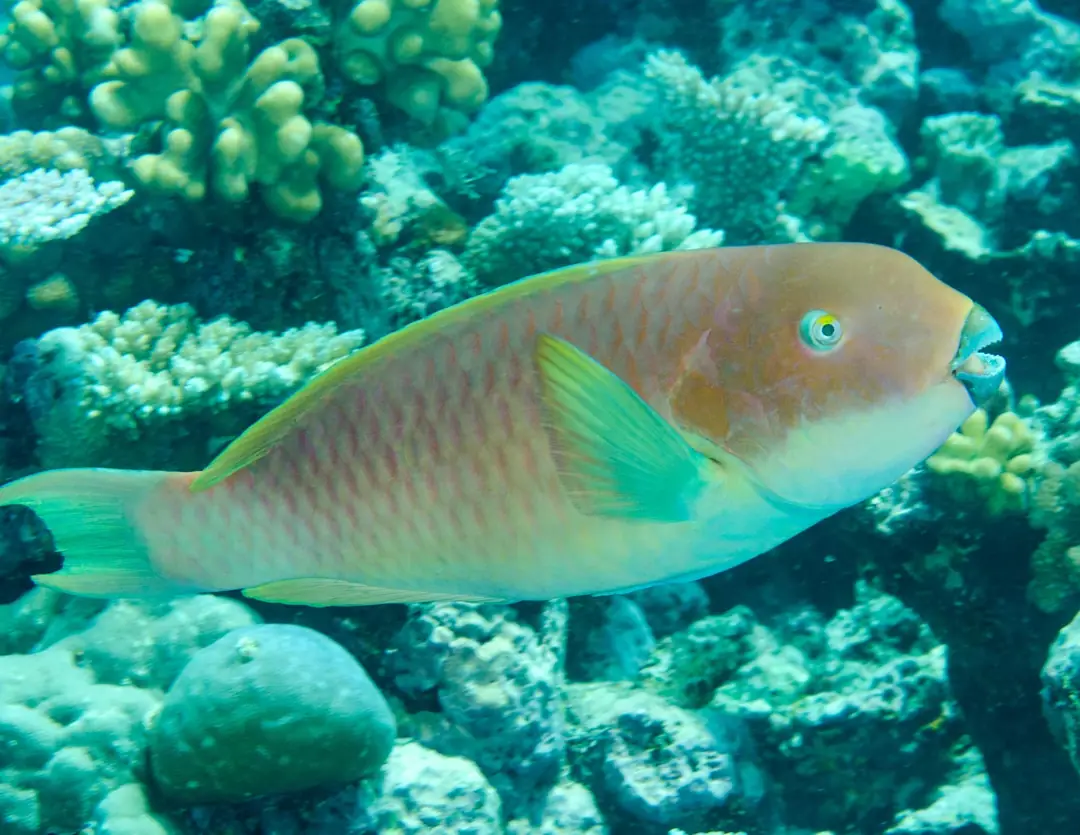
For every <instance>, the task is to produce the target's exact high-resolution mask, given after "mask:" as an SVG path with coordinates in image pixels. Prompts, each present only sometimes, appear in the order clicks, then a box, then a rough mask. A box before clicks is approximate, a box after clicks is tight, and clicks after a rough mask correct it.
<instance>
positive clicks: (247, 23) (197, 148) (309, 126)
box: [90, 0, 364, 222]
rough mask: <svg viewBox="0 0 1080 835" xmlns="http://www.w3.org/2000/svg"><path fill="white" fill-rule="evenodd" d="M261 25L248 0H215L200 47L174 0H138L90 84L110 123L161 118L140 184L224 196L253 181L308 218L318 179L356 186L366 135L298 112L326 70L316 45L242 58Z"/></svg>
mask: <svg viewBox="0 0 1080 835" xmlns="http://www.w3.org/2000/svg"><path fill="white" fill-rule="evenodd" d="M257 29H258V22H257V21H256V20H255V19H254V18H253V17H251V15H250V14H249V13H248V12H247V10H246V9H245V8H244V7H243V6H240V5H239V4H228V5H226V4H219V5H217V6H215V7H214V8H213V9H211V10H210V12H209V13H208V14H207V15H206V18H205V20H204V21H203V37H202V40H201V41H200V42H199V43H198V45H197V46H196V45H194V44H193V43H191V42H190V41H189V40H188V39H187V36H186V35H185V32H184V27H183V22H182V20H181V19H180V18H179V17H178V16H177V15H175V14H173V12H172V10H171V9H170V7H169V6H167V5H166V4H165V3H163V2H160V0H142V2H140V3H139V4H138V5H137V6H136V7H135V10H134V18H133V43H132V46H130V47H128V48H126V49H123V50H120V51H119V52H117V53H116V55H115V56H114V58H113V61H112V63H111V65H110V67H109V68H108V70H107V74H108V75H110V76H114V77H113V78H111V79H110V80H108V81H106V82H104V83H102V84H99V85H98V86H97V87H95V88H94V90H93V92H92V93H91V97H90V100H91V105H92V107H93V109H94V112H95V113H96V114H97V116H98V118H99V119H101V121H102V122H103V123H105V124H106V125H109V126H110V127H113V128H116V129H130V128H133V127H135V126H137V125H139V124H141V123H144V122H146V121H150V120H154V119H157V118H160V117H162V116H164V117H165V122H166V124H165V128H164V132H163V139H162V142H163V148H162V150H161V152H160V153H149V154H143V155H142V156H139V157H138V158H137V159H136V160H135V161H134V163H133V171H134V174H135V177H136V179H137V180H138V181H139V182H140V183H141V184H143V185H144V186H147V187H149V188H151V189H154V190H157V191H161V192H164V193H167V194H176V195H179V196H180V197H183V198H184V199H186V200H188V201H192V202H198V201H201V200H203V199H204V198H205V197H207V195H213V196H215V197H217V198H219V199H221V200H224V201H226V202H229V203H240V202H244V201H245V200H247V199H248V197H249V195H250V192H251V191H252V188H253V187H257V188H258V191H259V194H260V196H261V198H262V200H263V202H264V203H265V204H266V205H267V207H268V208H269V209H270V210H271V211H272V212H274V214H276V215H278V216H279V217H283V218H286V219H289V220H294V221H298V222H305V221H308V220H311V219H312V218H313V217H315V215H317V214H318V213H319V212H320V211H321V210H322V204H323V198H322V192H321V188H322V187H330V188H335V189H339V190H342V191H355V190H357V189H359V187H360V184H361V168H362V165H363V160H364V150H363V145H362V143H361V142H360V139H359V138H358V137H357V136H356V135H355V134H354V133H352V132H351V131H349V130H347V129H345V128H342V127H340V126H337V125H331V124H328V123H324V122H314V123H313V122H312V121H310V120H309V119H308V118H307V117H306V116H305V115H304V110H305V108H306V107H308V106H309V105H310V104H311V98H312V93H313V91H315V90H316V89H317V87H318V85H319V84H320V83H321V80H322V77H321V73H320V69H319V59H318V55H317V54H316V52H315V50H314V49H313V48H312V47H311V46H310V45H309V44H308V43H307V42H306V41H304V40H302V39H300V38H289V39H286V40H284V41H282V42H281V43H278V44H275V45H273V46H270V47H267V48H266V49H264V50H263V51H262V52H260V53H259V54H258V55H257V56H255V58H254V59H253V60H250V62H249V57H250V51H251V39H252V36H253V34H254V33H255V32H256V31H257Z"/></svg>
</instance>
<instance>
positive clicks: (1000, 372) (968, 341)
mask: <svg viewBox="0 0 1080 835" xmlns="http://www.w3.org/2000/svg"><path fill="white" fill-rule="evenodd" d="M1001 339H1002V333H1001V326H1000V325H998V323H997V322H995V321H994V317H993V316H991V315H990V314H989V313H987V312H986V309H985V308H984V307H983V306H982V305H979V304H974V305H972V308H971V311H970V312H969V313H968V315H967V319H966V320H965V321H964V328H963V330H962V331H960V345H959V346H958V347H957V349H956V356H955V357H953V361H952V363H951V365H950V366H949V370H950V371H952V375H953V376H954V377H955V378H956V379H957V380H959V381H960V382H961V383H962V384H963V386H964V388H966V389H967V391H968V395H970V397H971V399H972V401H973V402H974V403H975V404H976V405H979V404H980V403H982V402H984V401H986V400H988V399H989V398H990V397H992V396H993V395H994V394H995V393H997V390H998V389H999V388H1000V387H1001V381H1002V380H1003V379H1004V378H1005V360H1004V359H1003V358H1002V357H999V356H998V355H997V354H987V353H984V352H983V350H982V349H983V348H987V347H989V346H990V345H994V344H996V343H998V342H1000V341H1001Z"/></svg>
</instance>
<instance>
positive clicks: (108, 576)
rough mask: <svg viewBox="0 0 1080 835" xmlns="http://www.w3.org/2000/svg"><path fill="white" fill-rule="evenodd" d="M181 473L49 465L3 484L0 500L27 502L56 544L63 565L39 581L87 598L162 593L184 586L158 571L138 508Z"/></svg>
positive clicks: (181, 590) (180, 590)
mask: <svg viewBox="0 0 1080 835" xmlns="http://www.w3.org/2000/svg"><path fill="white" fill-rule="evenodd" d="M177 477H178V474H176V473H167V472H155V471H150V470H108V469H71V470H48V471H46V472H43V473H37V474H36V475H31V476H27V477H26V478H21V479H19V480H18V481H13V482H12V483H11V484H6V485H4V486H3V487H0V506H3V505H12V504H19V505H25V506H26V507H28V508H30V509H31V510H33V511H34V513H36V514H37V515H38V516H39V517H40V518H41V520H42V521H43V522H44V523H45V525H46V526H47V527H48V528H49V531H50V532H51V533H52V535H53V539H54V540H55V542H56V549H57V550H58V551H59V552H60V553H61V555H62V556H63V558H64V565H63V568H61V569H60V570H59V571H55V572H53V573H52V574H36V575H34V576H33V577H32V579H33V580H34V582H35V583H37V584H39V585H42V586H46V587H47V588H51V589H56V590H57V591H62V592H67V593H68V594H76V595H80V596H83V597H161V596H175V595H177V594H182V593H184V592H185V591H189V590H187V589H184V588H181V587H179V586H177V585H176V584H175V583H173V582H170V581H169V580H167V579H165V578H164V577H161V576H160V575H159V574H157V572H155V571H154V568H153V566H152V564H151V561H150V548H149V546H148V545H147V543H146V540H145V539H144V538H143V536H142V533H141V531H140V530H139V528H138V524H137V522H136V521H135V516H134V513H133V511H134V509H135V508H136V507H137V506H138V505H139V503H140V502H141V501H143V500H145V499H146V497H147V495H148V493H149V492H150V491H152V490H154V488H156V487H159V486H160V485H161V484H162V483H163V482H164V481H166V480H168V479H170V478H177Z"/></svg>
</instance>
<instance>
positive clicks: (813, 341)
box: [799, 310, 844, 351]
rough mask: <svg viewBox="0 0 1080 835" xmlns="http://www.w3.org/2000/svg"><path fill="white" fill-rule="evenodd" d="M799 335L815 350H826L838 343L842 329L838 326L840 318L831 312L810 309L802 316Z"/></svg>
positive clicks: (842, 334)
mask: <svg viewBox="0 0 1080 835" xmlns="http://www.w3.org/2000/svg"><path fill="white" fill-rule="evenodd" d="M799 335H800V336H801V337H802V340H803V342H805V343H806V344H807V345H809V346H810V347H811V348H813V349H814V350H815V351H828V350H830V349H832V348H835V347H836V346H837V345H839V344H840V340H841V339H843V338H844V329H843V328H842V327H841V326H840V320H839V319H837V318H836V317H835V316H833V315H832V314H831V313H826V312H825V311H824V310H811V311H810V312H809V313H807V314H806V315H805V316H803V319H802V324H800V325H799Z"/></svg>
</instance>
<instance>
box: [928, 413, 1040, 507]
mask: <svg viewBox="0 0 1080 835" xmlns="http://www.w3.org/2000/svg"><path fill="white" fill-rule="evenodd" d="M1036 439H1037V436H1036V435H1035V432H1034V431H1033V429H1032V428H1031V427H1030V426H1029V425H1028V423H1027V422H1025V420H1024V419H1023V418H1022V417H1020V416H1019V415H1018V414H1016V413H1015V412H1003V413H1001V414H999V415H997V417H995V418H994V420H993V422H992V423H991V422H990V418H989V416H988V415H987V413H986V410H985V409H981V408H980V409H977V410H976V411H975V413H974V414H973V415H972V416H971V417H969V418H968V419H967V420H965V421H964V422H963V424H961V426H960V428H959V429H958V430H957V431H956V432H955V433H953V435H952V436H951V437H950V438H949V439H948V440H947V441H946V442H945V444H944V445H943V446H942V447H941V449H939V450H938V451H937V452H936V453H934V454H933V455H932V456H930V458H929V459H927V461H926V466H927V468H928V469H929V470H930V471H931V472H933V473H937V474H938V475H941V476H943V477H945V479H946V480H947V489H949V490H951V491H952V493H953V495H954V496H955V497H956V498H957V499H958V500H959V501H972V500H977V501H982V502H985V506H986V509H987V511H988V512H990V513H995V514H996V513H1008V512H1019V511H1023V510H1025V509H1026V508H1027V502H1028V498H1029V494H1030V492H1031V490H1032V486H1033V478H1034V476H1035V475H1036V474H1037V470H1038V467H1039V465H1040V462H1039V461H1038V458H1037V457H1036V455H1035V446H1036Z"/></svg>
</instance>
